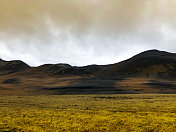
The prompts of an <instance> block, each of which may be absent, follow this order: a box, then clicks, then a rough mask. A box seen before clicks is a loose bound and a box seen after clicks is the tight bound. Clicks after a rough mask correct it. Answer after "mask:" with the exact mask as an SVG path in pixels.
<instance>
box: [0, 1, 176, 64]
mask: <svg viewBox="0 0 176 132" xmlns="http://www.w3.org/2000/svg"><path fill="white" fill-rule="evenodd" d="M175 5H176V2H175V1H173V0H167V1H161V0H155V1H153V0H147V1H142V0H108V1H107V0H72V1H70V0H35V1H34V0H30V1H29V0H15V1H12V0H4V1H0V57H1V58H3V59H7V60H10V59H22V60H24V61H25V62H27V63H29V64H31V65H40V64H43V63H70V64H72V65H87V64H107V63H115V62H118V61H121V60H123V59H127V58H128V57H131V56H132V55H134V54H136V53H139V52H141V51H144V50H148V49H153V48H155V49H159V50H167V51H171V52H176V44H175V42H176V39H175V36H176V24H175V23H176V15H175V10H176V9H175Z"/></svg>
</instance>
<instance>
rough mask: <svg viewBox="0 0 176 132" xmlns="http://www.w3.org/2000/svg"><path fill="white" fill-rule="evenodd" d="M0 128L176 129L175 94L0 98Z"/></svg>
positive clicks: (49, 129)
mask: <svg viewBox="0 0 176 132" xmlns="http://www.w3.org/2000/svg"><path fill="white" fill-rule="evenodd" d="M0 131H176V95H58V96H57V95H56V96H18V97H17V96H14V97H13V96H9V97H0Z"/></svg>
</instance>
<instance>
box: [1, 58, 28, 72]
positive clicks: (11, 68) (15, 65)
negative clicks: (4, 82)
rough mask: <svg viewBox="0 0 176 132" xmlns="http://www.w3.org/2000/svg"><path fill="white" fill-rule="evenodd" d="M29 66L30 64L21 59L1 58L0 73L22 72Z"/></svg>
mask: <svg viewBox="0 0 176 132" xmlns="http://www.w3.org/2000/svg"><path fill="white" fill-rule="evenodd" d="M28 68H30V66H29V65H27V64H26V63H24V62H22V61H20V60H14V61H4V60H2V59H0V75H5V74H10V73H15V72H20V71H24V70H26V69H28Z"/></svg>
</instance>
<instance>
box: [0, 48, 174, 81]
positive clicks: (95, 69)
mask: <svg viewBox="0 0 176 132" xmlns="http://www.w3.org/2000/svg"><path fill="white" fill-rule="evenodd" d="M16 72H18V73H19V72H22V73H23V74H24V73H25V72H26V73H28V74H37V73H40V74H48V75H56V76H57V75H58V76H62V75H93V76H106V77H121V78H127V77H146V78H176V54H175V53H168V52H165V51H158V50H149V51H145V52H142V53H140V54H138V55H135V56H133V57H132V58H130V59H127V60H125V61H122V62H119V63H116V64H110V65H89V66H84V67H76V66H71V65H69V64H45V65H41V66H39V67H30V66H29V65H27V64H26V63H24V62H22V61H4V60H2V59H0V75H6V74H11V73H16Z"/></svg>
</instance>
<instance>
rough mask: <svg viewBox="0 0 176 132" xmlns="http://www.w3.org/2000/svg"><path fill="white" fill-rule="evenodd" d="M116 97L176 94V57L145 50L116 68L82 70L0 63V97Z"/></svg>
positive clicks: (87, 68) (1, 61) (104, 66)
mask: <svg viewBox="0 0 176 132" xmlns="http://www.w3.org/2000/svg"><path fill="white" fill-rule="evenodd" d="M120 93H122V94H128V93H131V94H135V93H137V94H139V93H162V94H165V93H175V94H176V54H175V53H168V52H164V51H158V50H149V51H145V52H142V53H140V54H138V55H135V56H133V57H132V58H130V59H128V60H125V61H122V62H119V63H116V64H110V65H89V66H84V67H76V66H71V65H69V64H45V65H41V66H38V67H30V66H29V65H27V64H26V63H24V62H22V61H18V60H16V61H4V60H2V59H0V96H3V95H41V94H45V95H46V94H47V95H50V94H120Z"/></svg>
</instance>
